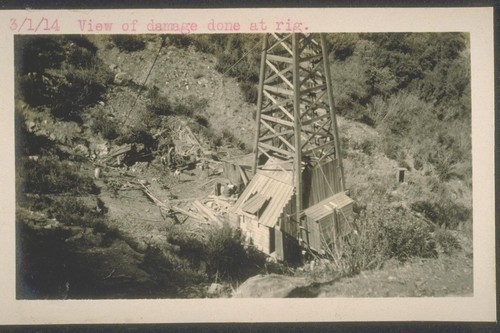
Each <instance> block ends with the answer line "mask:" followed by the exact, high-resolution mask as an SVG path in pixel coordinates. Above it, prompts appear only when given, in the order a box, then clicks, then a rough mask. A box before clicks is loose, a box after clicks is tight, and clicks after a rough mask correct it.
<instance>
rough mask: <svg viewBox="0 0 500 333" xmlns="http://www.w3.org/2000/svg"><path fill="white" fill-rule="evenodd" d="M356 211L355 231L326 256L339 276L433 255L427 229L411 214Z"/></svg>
mask: <svg viewBox="0 0 500 333" xmlns="http://www.w3.org/2000/svg"><path fill="white" fill-rule="evenodd" d="M358 210H359V209H358ZM359 211H360V215H359V219H358V220H357V221H356V224H355V230H356V231H355V232H353V233H351V234H349V235H348V236H346V237H345V238H344V239H342V240H339V241H338V242H337V244H336V245H335V248H332V249H330V250H329V251H328V252H327V256H328V257H329V259H330V260H331V261H332V262H333V264H334V266H335V269H336V270H337V271H338V272H341V273H342V274H343V275H348V276H349V275H353V274H357V273H359V272H360V271H362V270H369V269H376V268H380V267H382V266H383V264H384V262H386V261H387V260H389V259H391V258H394V259H397V260H399V261H401V262H404V261H406V260H408V259H409V258H411V257H434V256H436V255H437V253H436V250H435V241H434V239H433V237H432V233H431V232H432V230H431V228H430V227H429V226H428V225H427V224H426V223H424V222H423V221H421V220H419V219H417V218H415V217H413V216H412V215H411V214H408V213H406V212H404V211H401V210H395V209H385V210H383V211H377V212H375V211H368V210H366V209H362V210H359Z"/></svg>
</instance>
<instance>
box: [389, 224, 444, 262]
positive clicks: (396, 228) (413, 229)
mask: <svg viewBox="0 0 500 333" xmlns="http://www.w3.org/2000/svg"><path fill="white" fill-rule="evenodd" d="M431 231H432V230H431V228H430V227H429V226H428V225H427V224H426V223H424V222H422V221H420V220H418V219H408V216H404V215H403V216H401V215H399V214H395V215H394V217H393V219H392V221H390V223H385V224H383V225H382V232H383V233H384V234H385V237H386V239H387V245H388V247H387V253H388V256H389V257H390V258H396V259H398V260H399V261H406V260H408V259H409V258H411V257H424V258H428V257H433V256H435V255H436V252H435V243H434V241H433V239H432V237H431Z"/></svg>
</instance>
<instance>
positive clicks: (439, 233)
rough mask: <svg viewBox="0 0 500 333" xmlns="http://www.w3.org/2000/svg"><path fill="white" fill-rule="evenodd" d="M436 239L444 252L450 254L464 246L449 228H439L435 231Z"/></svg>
mask: <svg viewBox="0 0 500 333" xmlns="http://www.w3.org/2000/svg"><path fill="white" fill-rule="evenodd" d="M434 239H435V241H436V245H437V246H438V247H439V248H441V250H442V251H443V253H444V254H448V255H449V254H452V253H453V252H455V251H457V250H460V249H461V248H462V247H461V246H460V243H459V242H458V240H457V239H456V238H455V236H453V234H452V233H451V232H450V231H448V230H442V229H437V230H436V232H435V233H434Z"/></svg>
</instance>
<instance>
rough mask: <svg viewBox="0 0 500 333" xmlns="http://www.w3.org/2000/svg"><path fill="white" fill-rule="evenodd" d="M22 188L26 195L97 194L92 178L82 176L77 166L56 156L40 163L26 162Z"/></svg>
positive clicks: (44, 158) (41, 160)
mask: <svg viewBox="0 0 500 333" xmlns="http://www.w3.org/2000/svg"><path fill="white" fill-rule="evenodd" d="M20 176H21V182H22V184H20V185H21V188H23V192H25V193H37V194H57V193H72V194H79V193H97V192H98V189H97V187H96V186H95V184H94V181H93V180H92V178H91V177H88V176H81V175H80V174H79V173H78V170H77V168H76V166H74V165H71V164H69V163H68V162H61V161H59V160H58V159H57V158H56V157H54V156H51V155H49V156H43V157H41V158H40V159H39V160H38V161H32V160H25V161H24V163H23V165H22V168H21V171H20Z"/></svg>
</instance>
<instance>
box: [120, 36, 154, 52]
mask: <svg viewBox="0 0 500 333" xmlns="http://www.w3.org/2000/svg"><path fill="white" fill-rule="evenodd" d="M111 40H112V42H113V43H114V44H115V45H116V47H118V48H119V49H120V50H121V51H125V52H135V51H140V50H143V49H144V47H145V46H146V43H145V41H144V40H143V39H142V38H141V37H140V36H135V35H113V36H111Z"/></svg>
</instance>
